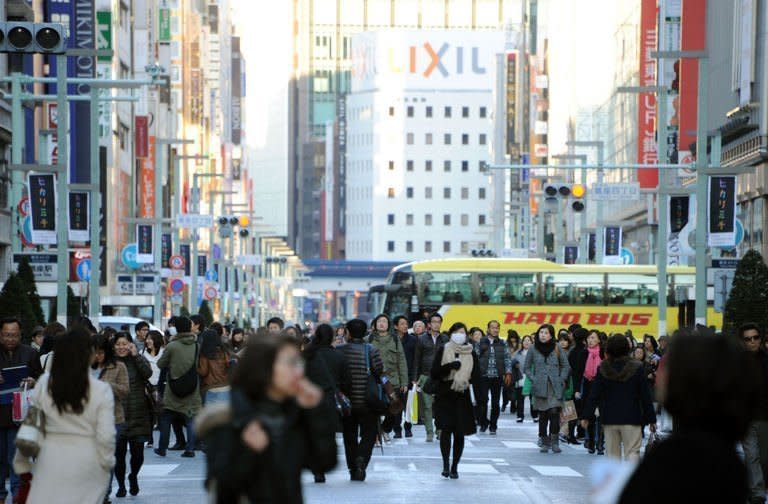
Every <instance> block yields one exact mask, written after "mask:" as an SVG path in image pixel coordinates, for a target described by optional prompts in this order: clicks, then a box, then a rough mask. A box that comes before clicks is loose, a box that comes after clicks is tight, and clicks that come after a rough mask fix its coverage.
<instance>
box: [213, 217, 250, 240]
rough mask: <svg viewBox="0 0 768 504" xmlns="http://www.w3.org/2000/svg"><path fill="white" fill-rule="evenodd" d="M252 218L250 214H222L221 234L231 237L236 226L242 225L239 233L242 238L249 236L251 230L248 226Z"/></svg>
mask: <svg viewBox="0 0 768 504" xmlns="http://www.w3.org/2000/svg"><path fill="white" fill-rule="evenodd" d="M250 222H251V220H250V218H249V217H248V216H240V217H237V216H235V215H222V216H221V217H219V218H218V223H219V236H220V237H221V238H229V237H231V236H232V233H234V232H235V230H234V227H235V226H240V230H239V231H238V235H240V237H242V238H247V237H248V235H249V234H250V232H249V231H248V229H247V227H248V224H250Z"/></svg>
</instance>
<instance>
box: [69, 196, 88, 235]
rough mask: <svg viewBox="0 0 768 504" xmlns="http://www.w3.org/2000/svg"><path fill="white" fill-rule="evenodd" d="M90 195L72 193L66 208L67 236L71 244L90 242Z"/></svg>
mask: <svg viewBox="0 0 768 504" xmlns="http://www.w3.org/2000/svg"><path fill="white" fill-rule="evenodd" d="M89 197H90V193H87V192H79V191H72V192H70V193H69V207H68V208H67V228H68V229H67V234H68V236H69V241H71V242H87V241H90V239H91V237H90V226H89V224H90V212H89V210H90V205H89V204H88V199H89Z"/></svg>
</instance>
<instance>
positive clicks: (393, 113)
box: [389, 107, 395, 117]
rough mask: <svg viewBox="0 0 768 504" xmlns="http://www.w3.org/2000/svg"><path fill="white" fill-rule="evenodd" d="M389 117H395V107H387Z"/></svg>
mask: <svg viewBox="0 0 768 504" xmlns="http://www.w3.org/2000/svg"><path fill="white" fill-rule="evenodd" d="M389 117H395V107H389Z"/></svg>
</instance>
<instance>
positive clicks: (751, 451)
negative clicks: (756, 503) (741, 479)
mask: <svg viewBox="0 0 768 504" xmlns="http://www.w3.org/2000/svg"><path fill="white" fill-rule="evenodd" d="M760 424H765V422H752V423H750V424H749V429H748V430H747V435H746V437H744V441H742V442H741V447H742V449H743V450H744V463H745V464H746V466H747V484H748V485H749V496H750V497H751V498H755V497H762V496H765V480H764V478H763V466H762V464H761V463H760V438H759V432H760V427H761V425H760Z"/></svg>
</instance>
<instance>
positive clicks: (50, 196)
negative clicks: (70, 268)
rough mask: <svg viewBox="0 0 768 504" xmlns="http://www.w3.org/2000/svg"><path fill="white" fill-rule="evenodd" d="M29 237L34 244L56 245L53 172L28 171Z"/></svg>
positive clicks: (54, 181) (54, 182) (54, 180)
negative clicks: (30, 227)
mask: <svg viewBox="0 0 768 504" xmlns="http://www.w3.org/2000/svg"><path fill="white" fill-rule="evenodd" d="M27 187H28V188H29V212H30V217H31V219H30V220H31V226H32V232H31V238H32V243H33V244H35V245H56V190H55V188H56V179H55V177H54V175H53V173H31V172H30V173H29V175H27Z"/></svg>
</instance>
